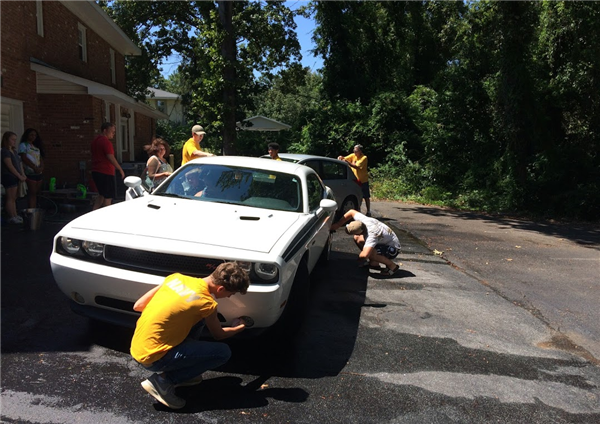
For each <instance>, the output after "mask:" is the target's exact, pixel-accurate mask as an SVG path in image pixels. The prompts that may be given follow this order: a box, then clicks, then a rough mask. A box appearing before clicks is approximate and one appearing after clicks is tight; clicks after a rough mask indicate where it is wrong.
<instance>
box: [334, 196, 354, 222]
mask: <svg viewBox="0 0 600 424" xmlns="http://www.w3.org/2000/svg"><path fill="white" fill-rule="evenodd" d="M358 208H359V205H358V199H357V198H356V197H354V196H348V197H346V198H345V199H344V201H343V202H342V207H341V208H340V209H338V211H337V213H336V218H335V219H336V221H337V220H339V219H340V218H341V217H342V216H344V214H345V213H346V212H348V211H349V210H350V209H354V210H356V211H357V210H359V209H358Z"/></svg>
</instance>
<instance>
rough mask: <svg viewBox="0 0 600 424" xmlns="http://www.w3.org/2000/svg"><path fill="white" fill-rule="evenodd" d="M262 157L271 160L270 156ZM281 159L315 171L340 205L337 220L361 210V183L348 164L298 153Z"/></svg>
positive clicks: (281, 154)
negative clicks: (346, 214) (351, 212)
mask: <svg viewBox="0 0 600 424" xmlns="http://www.w3.org/2000/svg"><path fill="white" fill-rule="evenodd" d="M262 157H263V158H269V159H271V157H270V156H269V155H264V156H262ZM279 157H280V158H281V160H283V161H285V162H294V163H299V164H302V165H306V166H308V167H309V168H312V169H314V170H315V172H316V173H317V174H318V175H319V177H321V180H323V183H324V184H325V185H326V186H328V187H329V188H331V190H333V195H334V197H335V201H336V203H337V204H338V210H337V218H339V217H341V216H342V215H343V214H345V213H346V212H348V211H349V210H350V209H355V210H360V209H359V208H360V205H361V203H362V190H361V188H360V182H359V181H358V180H357V179H356V176H355V175H354V173H353V172H352V169H351V168H350V166H349V165H348V164H347V163H346V162H344V161H341V160H338V159H332V158H328V157H325V156H316V155H304V154H296V153H279Z"/></svg>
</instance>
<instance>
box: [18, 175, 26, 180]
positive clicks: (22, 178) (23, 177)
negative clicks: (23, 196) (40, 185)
mask: <svg viewBox="0 0 600 424" xmlns="http://www.w3.org/2000/svg"><path fill="white" fill-rule="evenodd" d="M19 181H27V177H26V176H25V175H23V174H21V175H19Z"/></svg>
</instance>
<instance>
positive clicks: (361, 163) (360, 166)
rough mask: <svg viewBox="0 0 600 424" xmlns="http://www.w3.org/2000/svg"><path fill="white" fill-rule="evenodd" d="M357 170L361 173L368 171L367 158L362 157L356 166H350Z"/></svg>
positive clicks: (355, 163)
mask: <svg viewBox="0 0 600 424" xmlns="http://www.w3.org/2000/svg"><path fill="white" fill-rule="evenodd" d="M350 166H352V167H353V168H355V169H360V170H361V171H363V170H366V169H367V157H366V156H363V157H361V158H360V159H359V160H357V161H356V162H354V164H352V165H350Z"/></svg>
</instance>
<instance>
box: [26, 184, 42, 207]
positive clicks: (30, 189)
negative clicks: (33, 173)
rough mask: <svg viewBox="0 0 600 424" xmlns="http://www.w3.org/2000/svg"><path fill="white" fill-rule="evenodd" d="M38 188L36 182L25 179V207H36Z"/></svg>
mask: <svg viewBox="0 0 600 424" xmlns="http://www.w3.org/2000/svg"><path fill="white" fill-rule="evenodd" d="M38 187H39V184H38V181H34V180H31V179H29V178H27V205H28V206H29V208H35V207H36V206H37V190H38Z"/></svg>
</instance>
